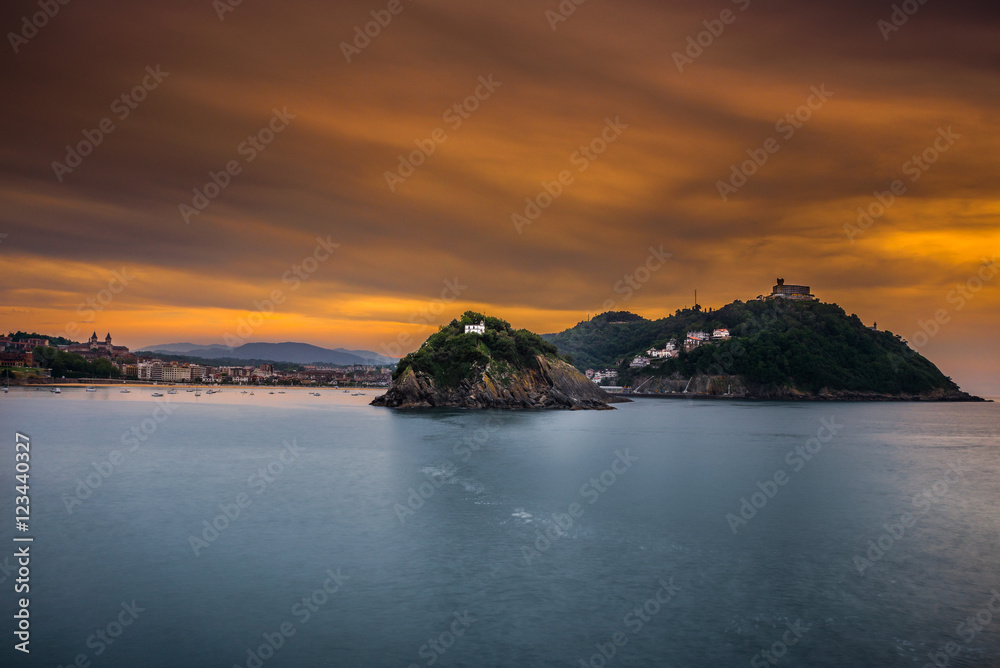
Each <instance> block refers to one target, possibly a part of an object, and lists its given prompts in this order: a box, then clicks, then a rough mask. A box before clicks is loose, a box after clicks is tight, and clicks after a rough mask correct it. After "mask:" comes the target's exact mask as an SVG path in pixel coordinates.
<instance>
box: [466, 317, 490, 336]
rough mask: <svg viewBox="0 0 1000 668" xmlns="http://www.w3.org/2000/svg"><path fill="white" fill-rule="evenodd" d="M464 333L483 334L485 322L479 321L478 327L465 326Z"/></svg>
mask: <svg viewBox="0 0 1000 668" xmlns="http://www.w3.org/2000/svg"><path fill="white" fill-rule="evenodd" d="M465 333H466V334H485V333H486V322H485V321H484V320H480V321H479V324H478V325H466V326H465Z"/></svg>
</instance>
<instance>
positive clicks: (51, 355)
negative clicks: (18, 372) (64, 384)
mask: <svg viewBox="0 0 1000 668" xmlns="http://www.w3.org/2000/svg"><path fill="white" fill-rule="evenodd" d="M31 354H32V356H33V357H34V360H35V365H36V366H38V367H40V368H42V369H52V377H53V378H63V377H66V378H118V377H119V376H121V372H120V371H119V370H118V368H117V367H116V366H115V365H114V364H113V363H112V362H111V360H109V359H106V358H103V357H101V358H98V359H95V360H94V361H92V362H91V361H88V360H87V359H86V358H85V357H84V356H83V355H79V354H77V353H67V352H65V351H62V350H58V349H56V348H47V347H44V346H35V349H34V350H32V351H31Z"/></svg>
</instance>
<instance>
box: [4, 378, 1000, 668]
mask: <svg viewBox="0 0 1000 668" xmlns="http://www.w3.org/2000/svg"><path fill="white" fill-rule="evenodd" d="M161 391H162V390H161ZM151 393H152V390H150V389H149V388H145V389H142V390H137V389H134V390H133V391H132V393H131V394H127V395H126V394H120V393H119V391H118V390H117V389H110V390H109V389H102V390H100V391H98V392H96V393H85V392H84V391H83V390H82V389H74V390H64V391H63V393H62V394H61V395H55V394H51V393H49V392H47V391H25V390H20V389H13V390H11V392H10V394H8V395H0V419H2V424H3V427H4V443H6V445H4V447H3V449H2V452H0V480H2V485H0V500H2V508H4V509H5V510H4V518H3V521H2V522H0V541H2V544H3V545H5V546H6V547H3V550H2V552H0V555H3V556H2V557H0V606H2V610H3V611H4V614H3V618H4V622H3V625H2V628H3V634H2V636H3V648H2V651H0V657H2V661H0V663H2V664H3V665H4V666H18V665H25V666H58V665H63V666H69V665H74V662H78V663H77V664H76V665H81V666H130V667H147V666H149V667H153V666H164V667H170V668H177V667H182V666H219V667H220V668H230V667H232V666H244V667H247V668H254V667H257V668H260V667H262V666H267V667H271V666H294V667H309V666H400V667H403V668H405V667H408V666H414V665H415V666H567V667H570V666H594V667H595V668H599V667H602V666H685V667H686V666H710V667H716V666H773V665H777V666H831V667H832V666H836V667H842V666H916V667H919V666H923V665H926V664H930V665H934V663H933V662H934V661H937V662H938V665H949V666H1000V593H998V592H1000V512H998V501H1000V436H998V434H1000V404H932V405H925V404H919V405H918V404H867V403H843V404H826V403H797V404H786V403H747V402H739V401H731V402H707V401H702V402H688V401H677V400H674V401H669V400H655V399H649V400H639V401H636V402H634V403H631V404H623V405H619V406H618V410H615V411H604V412H574V413H570V412H503V413H493V412H472V411H441V412H427V411H414V412H393V411H391V410H388V409H380V408H372V407H369V406H367V402H368V401H370V400H371V399H372V397H373V396H374V393H373V392H371V391H368V392H366V396H353V395H352V394H351V393H343V392H341V391H329V390H321V391H320V396H318V397H317V396H313V395H311V394H310V393H308V392H306V391H303V390H294V391H293V390H289V391H286V392H285V393H284V394H277V393H275V394H269V392H268V391H267V390H259V389H258V390H255V394H254V395H253V396H250V395H249V394H241V393H240V392H239V391H238V390H227V391H225V392H223V393H222V394H218V395H212V396H208V395H203V396H201V397H195V396H194V395H193V394H191V393H186V392H184V391H183V390H182V391H181V392H180V393H179V394H177V395H168V396H166V397H163V398H162V399H153V398H152V397H151ZM16 431H20V432H22V433H24V434H26V435H28V436H29V437H30V443H31V446H30V447H31V449H30V455H31V459H30V467H31V468H30V499H31V515H30V523H29V530H28V531H27V532H18V531H16V530H15V527H14V519H13V511H12V508H13V506H14V496H15V492H14V487H15V478H14V474H15V471H14V465H15V452H14V442H15V432H16ZM14 536H21V537H23V536H30V537H33V538H34V542H32V543H30V555H31V557H30V576H29V577H30V606H29V610H30V634H31V635H30V650H31V654H30V656H25V655H22V654H21V653H19V652H15V651H14V649H13V645H14V643H15V642H17V640H16V639H15V637H14V635H13V631H14V621H15V620H13V619H12V615H13V614H14V612H15V610H16V608H15V605H16V604H15V598H17V597H16V596H15V594H14V591H13V588H14V586H15V583H16V578H17V572H16V566H17V565H16V559H15V558H14V557H13V556H12V555H13V552H14V550H15V547H16V546H18V545H23V543H14V542H13V540H12V539H13V537H14ZM18 597H19V596H18ZM991 608H992V610H991Z"/></svg>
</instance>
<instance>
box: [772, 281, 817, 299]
mask: <svg viewBox="0 0 1000 668" xmlns="http://www.w3.org/2000/svg"><path fill="white" fill-rule="evenodd" d="M767 299H816V296H815V295H813V294H811V293H810V292H809V286H808V285H785V279H783V278H779V279H778V284H777V285H775V286H774V287H773V288H771V294H770V295H768V297H767Z"/></svg>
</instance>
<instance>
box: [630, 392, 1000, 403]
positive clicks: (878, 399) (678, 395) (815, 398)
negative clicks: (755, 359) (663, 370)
mask: <svg viewBox="0 0 1000 668" xmlns="http://www.w3.org/2000/svg"><path fill="white" fill-rule="evenodd" d="M616 396H619V395H616ZM620 396H627V397H630V398H631V397H635V398H639V399H699V400H706V401H760V402H764V401H775V402H783V403H794V402H800V401H809V402H839V403H934V404H981V403H986V404H992V403H995V402H994V400H993V399H990V398H987V397H978V396H975V395H971V394H970V395H968V398H949V397H942V398H933V397H919V396H914V397H896V396H890V395H873V396H869V397H866V396H849V397H836V396H823V395H806V396H800V397H752V396H748V395H724V394H700V393H699V394H695V393H688V394H684V393H683V392H670V393H663V394H645V393H642V392H640V393H636V394H625V395H620Z"/></svg>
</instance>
